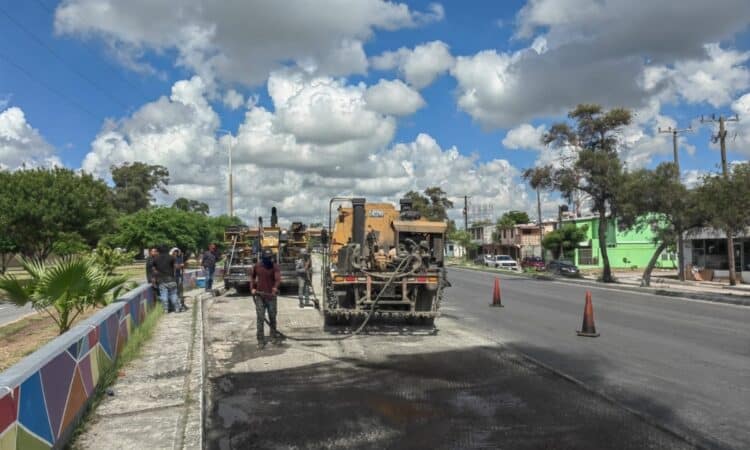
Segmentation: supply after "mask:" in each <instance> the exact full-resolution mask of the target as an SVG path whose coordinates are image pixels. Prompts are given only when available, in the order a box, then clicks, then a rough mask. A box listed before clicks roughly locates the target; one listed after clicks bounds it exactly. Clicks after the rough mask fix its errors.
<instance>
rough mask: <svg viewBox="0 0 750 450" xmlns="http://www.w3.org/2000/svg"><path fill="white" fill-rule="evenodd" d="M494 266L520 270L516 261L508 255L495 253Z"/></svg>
mask: <svg viewBox="0 0 750 450" xmlns="http://www.w3.org/2000/svg"><path fill="white" fill-rule="evenodd" d="M495 267H497V268H498V269H506V270H516V271H520V270H521V267H520V266H519V265H518V262H517V261H516V260H515V259H513V258H511V257H510V256H509V255H495Z"/></svg>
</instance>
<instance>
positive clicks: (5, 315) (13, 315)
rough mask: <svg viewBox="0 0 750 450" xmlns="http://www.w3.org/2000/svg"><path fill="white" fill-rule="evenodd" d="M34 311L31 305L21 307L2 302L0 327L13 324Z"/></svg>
mask: <svg viewBox="0 0 750 450" xmlns="http://www.w3.org/2000/svg"><path fill="white" fill-rule="evenodd" d="M33 311H34V309H33V308H32V307H31V305H26V306H21V307H19V306H16V305H14V304H12V303H5V302H3V301H1V300H0V326H3V325H5V324H6V323H9V322H13V321H14V320H16V319H18V318H20V317H22V316H25V315H26V314H28V313H30V312H33Z"/></svg>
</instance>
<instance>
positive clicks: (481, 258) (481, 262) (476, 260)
mask: <svg viewBox="0 0 750 450" xmlns="http://www.w3.org/2000/svg"><path fill="white" fill-rule="evenodd" d="M474 264H476V265H478V266H482V265H484V256H483V255H477V256H476V257H475V258H474Z"/></svg>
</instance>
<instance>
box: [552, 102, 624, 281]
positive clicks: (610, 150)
mask: <svg viewBox="0 0 750 450" xmlns="http://www.w3.org/2000/svg"><path fill="white" fill-rule="evenodd" d="M568 117H569V118H570V119H572V120H574V121H575V126H574V127H571V126H570V125H569V124H567V123H557V124H555V125H553V126H552V127H551V128H550V130H549V131H548V132H547V133H545V135H544V136H543V137H542V142H543V143H544V144H546V145H550V146H553V147H556V148H559V149H564V148H569V147H571V146H573V147H575V148H579V149H580V150H579V151H578V154H577V157H576V160H575V163H574V164H573V166H572V167H562V168H560V169H557V170H554V172H553V173H551V177H550V179H548V180H549V182H550V183H551V184H552V185H553V186H554V187H555V189H557V190H559V191H560V193H562V195H563V196H564V197H565V198H566V199H567V200H568V201H572V200H573V199H574V197H575V196H576V194H577V192H579V191H580V192H584V193H585V194H588V196H589V197H590V201H591V211H592V212H594V213H596V214H597V215H598V216H599V221H598V222H599V226H598V237H599V252H600V254H601V256H602V262H603V264H604V269H603V271H602V281H604V282H605V283H610V282H613V281H614V279H613V277H612V269H611V267H610V263H609V257H608V255H607V215H608V213H611V214H612V215H615V214H616V211H617V192H618V189H619V187H620V185H621V183H622V178H623V168H622V163H621V162H620V158H619V156H618V152H617V150H618V145H619V138H618V133H619V131H620V130H621V129H622V127H625V126H627V125H628V124H630V122H631V120H632V117H631V113H630V111H628V110H626V109H621V108H614V109H611V110H609V111H604V110H603V109H602V107H601V106H599V105H586V104H583V105H578V106H577V107H576V108H575V109H574V110H572V111H571V112H570V113H569V114H568Z"/></svg>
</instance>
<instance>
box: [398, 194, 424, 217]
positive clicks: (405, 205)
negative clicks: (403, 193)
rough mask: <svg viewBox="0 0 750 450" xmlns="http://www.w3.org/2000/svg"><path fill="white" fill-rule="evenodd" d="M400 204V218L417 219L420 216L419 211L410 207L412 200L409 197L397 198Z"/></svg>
mask: <svg viewBox="0 0 750 450" xmlns="http://www.w3.org/2000/svg"><path fill="white" fill-rule="evenodd" d="M399 204H400V205H401V211H400V214H399V218H400V219H401V220H419V219H421V218H422V214H421V213H420V212H419V211H416V210H414V209H412V206H413V205H412V200H411V199H410V198H402V199H401V200H399Z"/></svg>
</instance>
